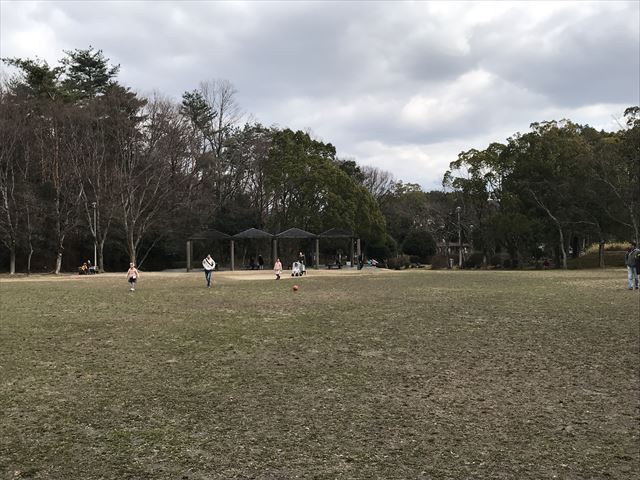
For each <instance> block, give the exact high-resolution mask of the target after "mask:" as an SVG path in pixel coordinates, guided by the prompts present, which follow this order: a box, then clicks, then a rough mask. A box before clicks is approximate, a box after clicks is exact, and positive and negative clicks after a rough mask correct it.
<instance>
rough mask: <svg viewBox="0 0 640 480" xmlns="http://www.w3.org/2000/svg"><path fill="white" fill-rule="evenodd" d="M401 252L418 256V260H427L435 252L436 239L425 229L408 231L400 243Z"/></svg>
mask: <svg viewBox="0 0 640 480" xmlns="http://www.w3.org/2000/svg"><path fill="white" fill-rule="evenodd" d="M402 252H403V253H405V254H407V255H412V256H415V257H418V258H419V261H420V262H428V261H429V258H430V257H431V256H432V255H433V254H434V253H436V241H435V240H434V239H433V237H432V236H431V234H430V233H429V232H427V231H425V230H412V231H410V232H409V233H408V234H407V236H406V237H405V239H404V242H403V243H402Z"/></svg>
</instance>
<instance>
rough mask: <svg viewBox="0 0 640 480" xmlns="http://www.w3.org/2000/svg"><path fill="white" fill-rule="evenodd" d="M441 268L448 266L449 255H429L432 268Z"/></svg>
mask: <svg viewBox="0 0 640 480" xmlns="http://www.w3.org/2000/svg"><path fill="white" fill-rule="evenodd" d="M443 268H449V257H447V256H446V255H434V256H433V257H431V269H432V270H441V269H443Z"/></svg>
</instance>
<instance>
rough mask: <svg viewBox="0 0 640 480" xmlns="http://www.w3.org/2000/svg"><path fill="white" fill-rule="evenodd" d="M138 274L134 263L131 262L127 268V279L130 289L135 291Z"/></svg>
mask: <svg viewBox="0 0 640 480" xmlns="http://www.w3.org/2000/svg"><path fill="white" fill-rule="evenodd" d="M139 276H140V272H139V271H138V269H137V268H136V265H135V263H133V262H131V263H130V264H129V270H128V271H127V281H128V282H129V285H131V288H130V290H131V291H132V292H135V291H136V282H137V281H138V277H139Z"/></svg>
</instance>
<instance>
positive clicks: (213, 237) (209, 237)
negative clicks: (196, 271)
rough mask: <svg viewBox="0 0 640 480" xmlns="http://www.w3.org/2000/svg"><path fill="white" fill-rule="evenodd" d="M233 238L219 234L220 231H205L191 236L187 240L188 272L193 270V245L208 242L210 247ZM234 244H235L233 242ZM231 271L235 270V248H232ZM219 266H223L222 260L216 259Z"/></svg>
mask: <svg viewBox="0 0 640 480" xmlns="http://www.w3.org/2000/svg"><path fill="white" fill-rule="evenodd" d="M230 238H231V237H230V236H229V235H227V234H226V233H223V232H219V231H218V230H213V229H210V230H205V231H202V232H199V233H196V234H194V235H191V236H190V237H189V238H188V239H187V272H190V271H191V270H193V243H194V242H196V241H198V242H206V243H207V245H210V244H211V243H213V242H220V241H224V240H229V239H230ZM232 243H233V242H232ZM231 252H232V254H231V269H232V270H233V246H231ZM216 260H217V263H218V264H222V262H221V261H220V259H216Z"/></svg>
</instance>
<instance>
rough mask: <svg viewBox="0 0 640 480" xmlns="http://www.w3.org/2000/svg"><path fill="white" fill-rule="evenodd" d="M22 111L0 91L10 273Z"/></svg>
mask: <svg viewBox="0 0 640 480" xmlns="http://www.w3.org/2000/svg"><path fill="white" fill-rule="evenodd" d="M24 118H25V115H24V112H23V111H22V110H21V109H20V106H19V105H18V104H17V103H15V102H13V101H11V97H10V96H9V95H7V93H6V92H5V91H3V90H1V91H0V241H2V243H4V244H5V245H6V247H7V248H8V249H9V256H10V259H9V262H10V265H9V273H10V274H11V275H14V274H15V273H16V246H17V244H18V234H19V227H20V219H21V212H20V210H21V205H22V198H21V192H20V190H21V187H23V185H22V182H20V178H19V177H20V175H19V173H20V171H19V170H20V169H19V164H20V162H21V161H23V159H21V158H20V156H21V155H20V153H21V152H20V150H21V149H20V146H21V140H22V139H21V136H22V135H23V134H24V123H25V122H24Z"/></svg>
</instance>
